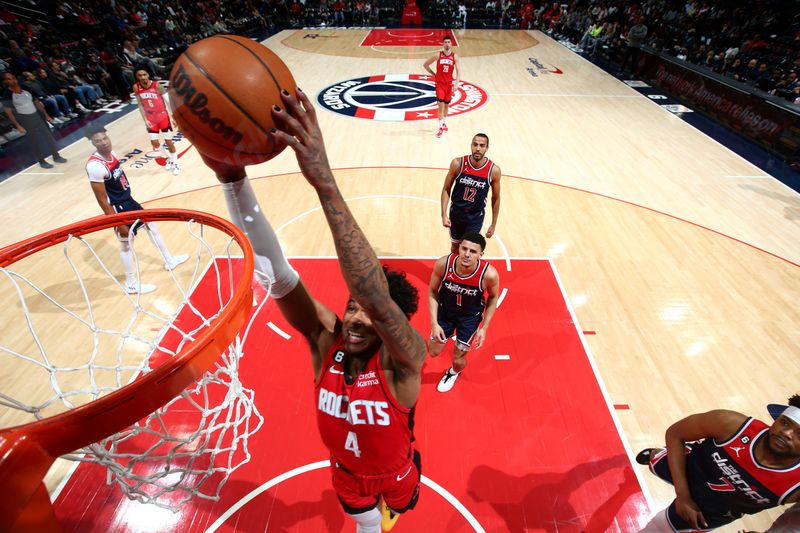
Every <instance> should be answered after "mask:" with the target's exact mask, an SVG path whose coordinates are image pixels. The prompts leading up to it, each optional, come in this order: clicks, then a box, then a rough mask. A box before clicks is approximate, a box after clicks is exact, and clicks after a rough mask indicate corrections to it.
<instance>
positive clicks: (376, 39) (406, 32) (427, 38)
mask: <svg viewBox="0 0 800 533" xmlns="http://www.w3.org/2000/svg"><path fill="white" fill-rule="evenodd" d="M446 36H449V37H450V38H451V39H453V46H458V40H456V36H455V35H453V33H452V32H451V31H450V30H434V29H424V28H421V29H390V30H377V29H376V30H370V32H369V33H368V34H367V36H366V37H365V38H364V40H363V41H362V42H361V46H441V45H442V39H444V38H445V37H446Z"/></svg>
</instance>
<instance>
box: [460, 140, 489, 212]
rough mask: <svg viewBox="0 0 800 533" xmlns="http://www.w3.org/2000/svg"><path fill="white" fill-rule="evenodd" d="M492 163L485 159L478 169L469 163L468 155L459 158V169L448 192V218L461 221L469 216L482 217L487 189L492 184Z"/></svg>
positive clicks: (487, 193)
mask: <svg viewBox="0 0 800 533" xmlns="http://www.w3.org/2000/svg"><path fill="white" fill-rule="evenodd" d="M493 168H494V163H492V161H491V159H486V160H485V161H484V162H483V165H481V167H480V168H475V167H473V166H472V163H470V159H469V156H468V155H465V156H464V157H462V158H461V169H460V170H459V172H458V175H457V176H456V179H455V181H454V184H453V190H452V191H451V192H450V202H451V205H450V218H451V219H453V218H455V219H463V218H465V217H468V216H470V215H479V216H480V217H483V214H484V213H483V212H484V209H485V208H486V200H487V199H488V197H489V188H490V186H491V183H492V169H493Z"/></svg>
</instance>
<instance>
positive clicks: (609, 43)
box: [534, 0, 800, 104]
mask: <svg viewBox="0 0 800 533" xmlns="http://www.w3.org/2000/svg"><path fill="white" fill-rule="evenodd" d="M796 6H797V4H796V3H793V2H783V1H780V0H756V1H749V2H745V1H743V0H705V1H696V0H689V1H680V2H675V1H667V0H645V1H643V2H638V3H637V2H621V1H606V2H588V1H583V2H581V1H577V2H573V3H572V4H570V5H569V6H564V5H563V4H562V12H561V16H560V17H559V19H558V20H557V21H556V23H555V24H552V17H551V19H550V20H551V23H550V25H548V24H547V22H546V21H545V20H539V19H538V18H537V19H535V21H534V25H536V26H538V27H540V28H542V29H545V30H549V31H552V32H553V33H555V34H556V35H557V36H559V37H562V38H565V39H568V40H570V41H571V42H573V43H575V44H578V45H579V46H580V47H581V48H582V49H583V50H584V51H586V52H589V53H597V52H599V51H606V53H608V52H609V51H611V52H613V51H615V50H624V49H625V48H626V47H627V46H628V45H629V44H630V43H629V40H630V38H631V34H630V31H631V29H632V28H634V27H635V26H636V25H637V23H638V24H643V25H644V26H645V27H646V33H645V35H644V37H643V38H642V44H643V45H645V46H648V47H650V48H653V49H655V50H658V51H660V52H664V53H667V54H669V55H672V56H674V57H677V58H678V59H682V60H685V61H687V62H690V63H693V64H695V65H697V66H700V67H703V68H706V69H708V70H710V71H713V72H715V73H717V74H720V75H723V76H727V77H730V78H732V79H735V80H737V81H739V82H742V83H745V84H747V85H750V86H752V87H755V88H757V89H760V90H761V91H764V92H766V93H770V94H773V95H775V96H778V97H781V98H784V99H786V100H788V101H790V102H795V100H798V98H800V83H799V82H798V73H800V12H798V11H797V9H796ZM540 9H541V8H540ZM537 13H538V11H537ZM638 37H639V36H638V35H635V36H634V38H638ZM795 103H798V104H800V100H798V101H797V102H795Z"/></svg>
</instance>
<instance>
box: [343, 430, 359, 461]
mask: <svg viewBox="0 0 800 533" xmlns="http://www.w3.org/2000/svg"><path fill="white" fill-rule="evenodd" d="M344 449H345V450H350V451H351V452H353V453H354V454H355V456H356V457H361V450H359V449H358V439H357V438H356V434H355V433H353V432H352V431H348V432H347V440H345V441H344Z"/></svg>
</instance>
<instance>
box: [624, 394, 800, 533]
mask: <svg viewBox="0 0 800 533" xmlns="http://www.w3.org/2000/svg"><path fill="white" fill-rule="evenodd" d="M769 411H770V414H771V415H772V417H773V418H775V422H774V423H773V424H772V425H771V426H769V425H767V424H765V423H764V422H761V421H760V420H756V419H754V418H751V417H748V416H745V415H743V414H741V413H737V412H735V411H726V410H716V411H709V412H707V413H701V414H696V415H692V416H689V417H686V418H684V419H683V420H680V421H678V422H676V423H675V424H673V425H672V426H670V427H669V429H667V433H666V436H665V439H666V442H667V447H666V448H665V449H657V448H648V449H646V450H643V451H641V452H640V453H639V455H638V456H637V457H636V460H637V462H639V463H640V464H649V465H650V470H651V471H652V472H653V473H654V474H656V475H657V476H658V477H660V478H661V479H663V480H664V481H667V482H668V483H671V484H672V485H674V487H675V496H676V497H675V500H674V501H673V502H672V504H671V505H670V506H669V507H668V508H667V509H666V510H665V511H662V512H660V513H658V514H657V515H656V516H655V517H654V518H653V519H652V520H651V522H650V523H649V524H648V525H647V526H646V527H645V528H644V529H643V530H642V532H644V533H657V532H676V531H677V532H684V531H711V530H713V529H716V528H718V527H722V526H724V525H725V524H728V523H730V522H733V521H734V520H736V519H738V518H740V517H742V516H743V515H746V514H755V513H758V512H760V511H763V510H765V509H771V508H773V507H777V506H778V505H784V504H789V503H797V502H798V501H800V395H795V396H792V397H791V398H790V399H789V405H788V406H785V405H781V406H778V405H770V406H769ZM786 516H789V517H790V518H791V521H793V522H795V523H794V524H786V523H785V522H787V521H788V520H782V519H779V521H778V522H782V523H781V525H780V526H773V529H770V531H787V532H788V531H794V532H796V531H800V523H797V522H798V521H799V520H800V514H798V513H791V515H788V514H787V515H786ZM782 518H783V517H782ZM776 524H777V523H776ZM776 527H780V529H775V528H776Z"/></svg>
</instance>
